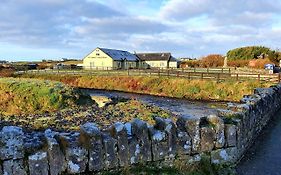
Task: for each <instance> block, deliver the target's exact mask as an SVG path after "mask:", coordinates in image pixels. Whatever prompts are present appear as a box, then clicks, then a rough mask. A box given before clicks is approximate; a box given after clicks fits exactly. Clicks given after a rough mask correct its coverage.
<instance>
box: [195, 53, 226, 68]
mask: <svg viewBox="0 0 281 175" xmlns="http://www.w3.org/2000/svg"><path fill="white" fill-rule="evenodd" d="M223 63H224V57H223V56H222V55H219V54H211V55H208V56H205V57H203V58H202V59H201V60H200V63H199V65H200V67H221V66H223Z"/></svg>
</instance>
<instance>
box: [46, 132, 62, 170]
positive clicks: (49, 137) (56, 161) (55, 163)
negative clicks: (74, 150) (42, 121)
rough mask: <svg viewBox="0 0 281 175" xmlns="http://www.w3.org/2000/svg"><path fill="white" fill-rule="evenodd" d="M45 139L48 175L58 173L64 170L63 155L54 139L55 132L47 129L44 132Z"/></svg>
mask: <svg viewBox="0 0 281 175" xmlns="http://www.w3.org/2000/svg"><path fill="white" fill-rule="evenodd" d="M44 135H45V139H46V141H47V145H48V147H47V153H48V161H49V166H50V175H58V174H61V173H62V172H63V171H65V170H66V160H65V156H64V154H63V152H62V150H61V149H60V145H59V143H58V141H57V140H56V139H55V136H56V133H55V132H52V131H51V130H50V129H47V130H46V131H45V133H44Z"/></svg>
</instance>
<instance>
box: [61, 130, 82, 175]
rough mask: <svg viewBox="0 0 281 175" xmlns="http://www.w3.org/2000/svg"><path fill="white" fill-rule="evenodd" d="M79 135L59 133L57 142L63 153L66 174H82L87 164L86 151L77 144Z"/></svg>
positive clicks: (75, 133) (76, 133)
mask: <svg viewBox="0 0 281 175" xmlns="http://www.w3.org/2000/svg"><path fill="white" fill-rule="evenodd" d="M79 137H80V133H78V132H71V133H60V135H59V137H58V138H59V142H60V145H61V146H62V147H63V150H64V151H65V158H66V163H67V173H68V174H77V173H84V172H85V171H86V166H87V163H88V151H87V150H86V149H85V148H84V147H82V145H81V143H80V142H79Z"/></svg>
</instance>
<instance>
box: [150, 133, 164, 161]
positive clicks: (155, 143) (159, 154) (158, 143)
mask: <svg viewBox="0 0 281 175" xmlns="http://www.w3.org/2000/svg"><path fill="white" fill-rule="evenodd" d="M150 130H151V131H150V133H151V139H152V155H153V161H159V160H164V159H165V157H167V156H168V151H169V144H168V138H167V137H168V136H167V134H166V133H165V132H164V131H159V130H155V129H153V128H151V129H150Z"/></svg>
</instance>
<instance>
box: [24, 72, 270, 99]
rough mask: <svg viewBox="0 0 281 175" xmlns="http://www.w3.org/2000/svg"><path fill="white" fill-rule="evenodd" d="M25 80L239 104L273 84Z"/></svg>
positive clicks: (102, 78) (72, 78) (146, 79)
mask: <svg viewBox="0 0 281 175" xmlns="http://www.w3.org/2000/svg"><path fill="white" fill-rule="evenodd" d="M20 76H21V77H28V78H37V79H45V80H46V79H48V80H56V81H60V82H63V83H65V84H68V85H71V86H73V87H80V88H94V89H105V90H118V91H125V92H134V93H144V94H151V95H158V96H167V97H176V98H185V99H190V100H207V101H235V102H237V101H239V100H240V99H241V98H242V97H243V95H245V94H251V93H252V92H253V90H254V88H257V87H269V86H270V85H272V83H264V82H257V81H244V82H237V81H224V82H215V81H207V80H188V79H184V78H176V77H175V78H172V77H160V78H159V77H149V76H146V77H144V76H104V75H95V76H90V75H54V74H53V75H46V74H44V75H43V74H41V75H36V74H24V75H20Z"/></svg>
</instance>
